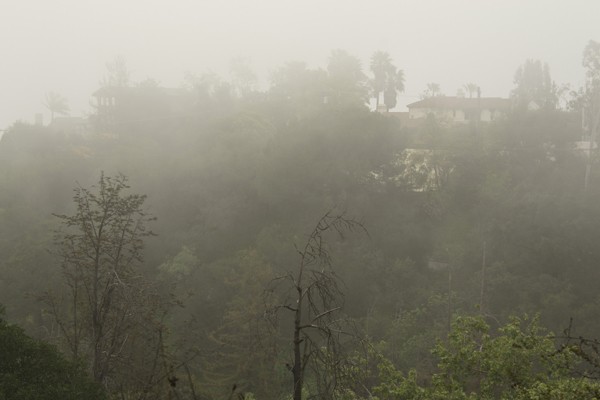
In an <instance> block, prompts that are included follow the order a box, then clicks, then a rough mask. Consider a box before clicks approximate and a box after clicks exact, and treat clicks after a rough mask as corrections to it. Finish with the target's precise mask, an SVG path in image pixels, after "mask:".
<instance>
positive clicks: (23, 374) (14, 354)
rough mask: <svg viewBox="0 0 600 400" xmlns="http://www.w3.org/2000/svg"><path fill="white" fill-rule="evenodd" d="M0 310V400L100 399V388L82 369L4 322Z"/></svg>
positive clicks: (101, 391)
mask: <svg viewBox="0 0 600 400" xmlns="http://www.w3.org/2000/svg"><path fill="white" fill-rule="evenodd" d="M1 314H2V310H0V399H2V400H55V399H65V400H70V399H73V400H75V399H82V398H86V399H90V400H92V399H98V400H100V399H104V398H106V397H105V395H104V392H103V390H102V388H101V387H100V386H99V385H97V384H96V383H95V382H94V381H93V380H92V379H91V378H89V377H88V376H87V375H86V373H85V370H84V368H82V367H81V366H80V365H78V364H76V363H73V362H70V361H67V360H66V359H65V357H64V356H63V355H62V354H60V353H59V352H58V351H57V350H56V349H55V348H54V347H52V346H50V345H49V344H47V343H44V342H42V341H39V340H35V339H32V338H30V337H29V336H27V335H26V334H25V333H24V332H23V330H22V329H21V328H19V327H18V326H15V325H10V324H8V323H7V322H6V321H5V320H4V319H3V318H2V315H1Z"/></svg>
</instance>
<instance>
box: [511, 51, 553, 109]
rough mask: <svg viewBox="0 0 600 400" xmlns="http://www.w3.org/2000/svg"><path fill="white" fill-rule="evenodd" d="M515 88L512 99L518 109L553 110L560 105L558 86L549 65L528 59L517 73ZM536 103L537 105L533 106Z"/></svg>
mask: <svg viewBox="0 0 600 400" xmlns="http://www.w3.org/2000/svg"><path fill="white" fill-rule="evenodd" d="M514 83H515V88H514V89H513V91H512V92H511V97H512V98H513V100H514V102H515V106H516V107H517V109H521V110H526V109H528V108H531V107H537V108H540V109H545V110H553V109H555V108H556V106H557V104H558V95H557V87H556V84H555V83H554V82H553V81H552V78H551V76H550V68H549V67H548V64H547V63H542V62H541V61H540V60H531V59H528V60H526V61H525V63H524V64H523V65H521V66H520V67H519V68H518V69H517V71H516V72H515V77H514ZM533 103H535V104H533Z"/></svg>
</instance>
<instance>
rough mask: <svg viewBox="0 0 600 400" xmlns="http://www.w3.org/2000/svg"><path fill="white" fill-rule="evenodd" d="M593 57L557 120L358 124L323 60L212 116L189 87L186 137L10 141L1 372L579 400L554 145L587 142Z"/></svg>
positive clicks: (588, 369) (122, 393)
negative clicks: (23, 367) (37, 362)
mask: <svg viewBox="0 0 600 400" xmlns="http://www.w3.org/2000/svg"><path fill="white" fill-rule="evenodd" d="M594 43H595V42H591V43H590V45H588V47H587V48H586V53H585V54H586V55H585V57H584V60H585V61H584V62H585V63H586V65H589V66H590V67H589V68H588V75H586V76H587V77H588V80H589V84H588V86H587V87H586V88H585V96H588V97H585V98H583V97H582V99H581V100H580V101H579V103H577V104H573V107H572V111H571V112H569V111H565V110H561V109H558V108H557V107H541V108H540V109H538V110H534V111H531V110H530V111H525V110H522V109H518V108H517V109H515V110H514V112H512V113H510V114H509V115H507V116H506V118H503V119H500V120H498V121H494V122H493V123H490V124H471V123H469V124H464V125H448V124H445V123H444V121H438V120H436V118H435V116H433V115H432V116H430V117H429V118H426V119H425V120H423V121H422V123H421V124H418V125H414V126H412V125H411V126H406V125H404V124H403V123H402V121H401V120H399V119H396V118H394V117H393V115H386V114H379V113H373V112H370V111H369V109H368V108H367V107H366V106H365V100H364V99H365V94H367V93H368V92H367V91H366V89H365V86H364V79H363V76H364V74H363V75H361V74H362V69H361V68H360V64H359V63H358V64H357V63H356V59H354V58H352V57H351V56H348V54H346V53H337V57H338V61H339V59H341V60H342V61H343V60H346V61H345V62H341V61H340V62H339V64H337V66H336V64H335V63H330V68H328V72H327V74H328V75H323V74H324V72H322V71H321V72H319V71H318V70H310V69H307V68H306V67H304V66H302V65H300V64H289V65H287V66H285V67H283V68H282V69H281V70H280V71H278V73H277V74H276V75H275V76H274V84H273V86H272V88H271V89H270V90H269V91H267V92H266V93H265V94H264V95H251V94H250V93H251V92H252V90H251V89H249V88H250V87H251V85H250V84H249V83H248V84H247V85H246V89H244V90H242V89H240V93H241V92H244V93H245V94H244V95H243V96H240V97H239V98H238V99H237V100H232V102H231V103H224V101H225V100H226V99H227V97H223V96H221V95H219V93H220V92H219V89H218V87H219V85H215V84H209V83H206V78H203V79H204V82H205V83H204V86H202V85H203V84H200V83H196V85H197V86H195V87H196V90H197V93H199V97H198V99H203V100H202V102H201V101H198V102H197V103H196V106H197V108H196V110H195V112H194V113H193V115H192V116H191V117H189V118H186V119H171V120H161V122H157V121H152V122H150V123H148V121H144V120H140V119H138V118H133V119H129V122H128V123H127V124H121V125H118V124H117V125H114V126H113V128H110V129H109V128H107V127H106V126H103V127H98V129H96V130H95V131H94V133H93V134H88V135H81V134H72V133H66V132H60V131H56V130H53V129H52V127H43V126H31V125H26V124H15V125H14V126H13V127H12V128H10V130H9V131H8V132H7V133H6V134H5V135H4V136H3V137H2V140H1V141H0V224H1V226H2V229H1V230H0V255H1V257H0V303H2V304H4V305H5V307H6V315H7V317H6V318H7V319H8V320H10V321H13V322H14V323H16V324H18V325H20V326H22V327H23V329H25V332H26V333H27V334H28V335H29V336H32V337H35V338H36V339H25V338H24V333H23V331H20V330H19V329H18V328H16V327H15V326H14V325H9V324H7V323H4V322H2V324H0V328H1V330H2V332H8V333H9V334H10V335H12V337H14V338H18V340H15V341H13V342H10V343H9V344H7V345H6V347H5V349H3V350H2V351H3V354H9V353H7V352H8V351H14V350H15V349H27V348H30V347H31V346H34V347H35V346H38V347H39V346H41V347H39V348H41V349H42V350H41V351H42V352H45V353H43V354H39V353H36V354H39V355H36V356H32V357H42V359H47V360H50V361H48V362H50V363H58V364H60V365H62V366H64V367H61V368H64V369H65V370H69V371H75V370H77V371H79V372H77V373H75V372H70V373H71V374H74V375H71V376H76V377H78V378H77V379H81V380H80V385H83V386H85V385H88V384H89V385H92V386H93V387H96V386H94V385H98V387H100V388H101V389H102V391H103V392H104V393H101V392H98V396H105V395H106V396H108V397H109V398H112V397H114V398H136V399H143V398H181V399H184V398H186V399H187V398H189V399H205V398H209V399H210V398H227V397H228V396H229V398H236V397H237V398H246V399H250V398H269V399H270V398H273V399H275V398H282V399H283V398H294V399H300V398H348V399H360V398H365V399H366V398H380V399H396V398H417V399H418V398H436V397H437V398H457V399H461V398H465V399H466V398H523V399H530V398H531V399H533V398H536V397H535V396H538V397H544V398H552V397H548V396H552V395H554V396H558V397H557V398H568V397H564V396H567V394H568V395H569V396H571V398H582V397H585V396H588V395H590V396H591V395H597V392H598V385H597V383H596V381H595V380H594V378H595V376H596V375H595V374H596V373H597V372H598V368H597V364H595V360H596V358H594V357H596V356H597V354H595V353H594V342H593V338H594V335H595V332H597V329H598V323H597V320H596V318H595V314H596V313H597V308H596V307H597V300H598V299H597V293H596V292H597V290H596V287H595V285H594V282H595V278H596V277H597V274H598V272H597V268H596V265H597V261H598V259H600V253H599V252H598V249H597V246H596V245H595V241H594V238H595V237H596V235H597V233H598V232H597V231H598V227H600V224H598V219H599V218H600V208H599V207H598V205H597V202H596V201H595V198H596V196H597V195H598V194H600V176H599V174H598V172H597V171H596V168H597V155H596V152H595V151H588V152H582V151H580V150H577V148H576V147H575V145H574V143H575V142H576V141H578V140H580V138H581V136H582V133H586V132H588V133H591V134H592V135H593V134H594V133H593V132H596V131H597V130H596V131H594V129H595V128H594V122H593V121H594V119H593V118H592V117H593V115H594V113H593V109H594V108H593V107H594V104H596V103H594V100H593V99H595V97H594V93H596V92H595V90H597V89H596V88H597V87H598V86H596V85H597V83H596V81H597V80H596V75H597V73H596V72H595V71H596V70H595V69H594V68H595V65H596V64H595V61H594V58H593V56H592V55H593V54H597V53H598V52H594V49H595V48H597V46H596V45H595V44H594ZM590 49H591V50H590ZM334 54H335V53H334ZM380 55H381V60H379V61H381V64H385V60H386V57H384V56H383V55H384V54H383V55H382V54H380ZM348 57H349V58H348ZM333 58H334V57H332V60H333ZM374 59H375V57H374ZM388 59H389V56H388ZM379 61H378V62H379ZM349 65H353V67H352V68H350V67H348V66H349ZM526 65H530V64H527V63H526V64H525V66H524V67H523V68H522V72H521V73H518V75H519V76H521V77H522V79H526V78H525V76H530V75H531V74H529V73H528V72H525V70H526V69H528V68H533V69H536V70H537V69H538V66H541V67H540V68H539V69H540V70H541V71H542V76H543V75H544V71H545V70H546V69H545V68H544V67H543V66H542V65H541V64H539V63H536V62H533V63H531V65H532V67H526ZM115 68H116V67H115ZM115 70H117V71H118V70H119V69H118V68H116V69H115ZM381 70H382V71H385V72H384V73H381V74H380V75H379V76H380V80H379V82H378V84H377V85H378V86H377V89H379V90H378V91H377V93H378V98H379V94H381V96H382V97H383V99H384V102H385V104H386V106H389V107H393V106H392V103H390V102H391V99H390V96H391V94H390V93H391V91H392V88H394V89H393V90H395V91H398V90H399V82H401V81H402V74H401V73H400V72H399V70H398V68H396V67H394V68H389V69H386V68H383V67H382V69H381ZM598 70H600V68H598ZM358 72H360V73H361V74H358ZM533 75H535V74H533ZM249 76H250V75H247V78H248V77H249ZM324 77H328V79H329V81H328V82H329V83H328V84H329V85H330V87H332V88H337V89H336V90H330V91H329V92H327V93H325V95H326V97H327V98H328V102H327V103H324V102H323V96H324V92H323V91H322V87H323V86H322V83H323V82H324V81H323V78H324ZM333 77H337V78H339V79H337V80H336V79H333ZM248 79H249V78H248ZM520 79H521V78H520ZM240 80H242V78H240ZM201 82H202V80H201ZM361 82H362V83H361ZM519 82H520V81H519ZM519 82H517V84H516V87H515V94H514V97H515V99H519V98H527V96H538V94H537V93H538V92H536V91H533V90H532V91H528V90H525V89H526V88H525V86H526V85H525V84H524V83H523V84H521V83H519ZM541 82H542V86H541V87H542V88H546V89H548V88H550V89H549V90H551V86H552V85H550V86H548V85H547V83H548V81H547V80H546V79H542V80H541ZM211 85H212V86H211ZM242 86H244V85H242ZM242 86H240V87H242ZM386 90H387V91H388V94H387V97H388V100H387V102H386V100H385V98H386ZM536 90H537V89H536ZM517 92H518V94H517ZM532 93H533V94H532ZM582 93H584V92H582ZM200 94H203V95H202V96H200ZM542 96H546V97H547V96H548V93H547V92H543V91H542ZM585 99H590V100H585ZM227 101H229V100H227ZM223 104H229V105H228V106H227V107H223ZM540 104H541V103H540ZM584 108H585V109H586V110H588V111H587V112H586V113H584V115H586V118H591V119H590V120H589V121H590V123H587V124H586V127H585V129H587V130H582V126H581V109H584ZM123 112H124V113H125V114H124V116H125V117H127V115H128V114H127V113H128V112H131V113H135V110H128V109H125V110H123ZM415 150H419V151H415ZM76 182H77V183H76ZM140 193H144V194H143V195H142V194H140ZM363 228H364V230H363ZM365 231H366V232H365ZM538 314H539V317H533V315H538ZM525 315H527V316H525ZM515 316H517V317H515ZM567 328H568V330H567V332H565V333H564V334H562V335H561V332H563V330H565V329H567ZM552 332H554V333H552ZM579 337H581V338H589V340H588V339H586V340H585V341H581V340H578V339H577V338H579ZM30 340H34V341H33V342H32V341H30ZM35 340H37V341H35ZM39 340H43V341H45V342H50V343H53V344H54V345H55V346H56V347H57V349H58V350H59V351H60V353H56V352H55V354H54V355H49V354H50V353H51V352H52V351H51V350H43V349H45V348H46V347H45V345H42V344H40V343H42V342H39ZM3 343H5V342H3ZM6 343H8V342H6ZM33 343H35V344H33ZM432 350H433V353H432ZM27 351H29V350H27ZM5 352H6V353H5ZM48 352H50V353H48ZM11 354H14V353H11ZM71 368H73V369H71ZM28 371H29V372H28V373H31V370H28ZM86 373H87V376H86V375H85V374H86ZM78 374H81V375H78ZM6 376H7V375H2V379H3V380H2V381H1V382H0V386H1V387H2V388H3V390H5V391H6V393H10V391H12V389H6V388H12V387H14V383H15V382H19V380H18V379H17V380H14V379H15V378H13V377H6ZM5 377H6V378H5ZM19 379H20V378H19ZM49 379H50V378H49ZM49 381H51V380H49ZM10 382H13V383H12V385H13V386H10V385H9V384H8V383H10ZM52 385H55V384H54V383H53V384H52ZM69 385H71V384H69ZM78 385H79V384H78ZM83 386H78V387H83ZM92 386H89V387H92ZM69 387H75V386H69ZM85 387H88V386H85ZM32 390H33V389H32ZM77 390H79V389H77ZM85 390H92V389H85ZM93 390H96V389H93ZM551 393H555V394H551ZM556 393H558V394H556ZM7 396H8V394H7ZM42 396H46V397H42ZM47 396H49V395H46V394H43V395H42V394H40V398H51V397H47ZM511 396H512V397H511ZM560 396H563V397H560ZM573 396H574V397H573ZM7 398H10V397H7ZM14 398H18V397H14ZM23 398H26V397H23ZM90 398H91V397H90ZM98 398H101V397H98Z"/></svg>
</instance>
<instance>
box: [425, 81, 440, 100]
mask: <svg viewBox="0 0 600 400" xmlns="http://www.w3.org/2000/svg"><path fill="white" fill-rule="evenodd" d="M441 95H442V93H441V89H440V84H439V83H433V82H431V83H428V84H427V88H426V89H425V91H424V92H423V95H422V97H423V98H424V99H427V98H429V97H436V96H441Z"/></svg>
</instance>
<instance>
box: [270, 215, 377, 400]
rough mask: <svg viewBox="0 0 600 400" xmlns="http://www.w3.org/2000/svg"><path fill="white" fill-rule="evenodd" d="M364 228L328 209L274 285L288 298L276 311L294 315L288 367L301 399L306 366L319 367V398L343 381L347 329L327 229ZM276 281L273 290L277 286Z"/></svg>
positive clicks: (339, 231)
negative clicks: (288, 269) (291, 268)
mask: <svg viewBox="0 0 600 400" xmlns="http://www.w3.org/2000/svg"><path fill="white" fill-rule="evenodd" d="M355 230H362V231H365V232H366V230H365V228H364V227H363V225H362V224H361V223H359V222H358V221H356V220H353V219H349V218H346V217H345V215H344V214H337V215H332V214H331V212H328V213H326V214H325V215H324V216H323V217H321V219H320V220H319V221H318V223H317V225H316V226H315V228H314V229H313V231H312V232H311V234H310V235H309V237H308V240H307V241H306V243H305V245H304V247H303V248H301V249H297V250H298V254H299V257H300V260H299V263H298V266H297V268H296V269H295V270H294V271H292V272H290V273H289V274H287V275H285V276H283V277H280V278H278V279H275V280H274V281H273V284H274V285H275V287H280V288H283V290H284V293H285V295H284V300H283V302H282V303H279V305H277V306H275V307H274V308H273V309H272V310H271V311H272V312H273V313H272V315H273V316H274V317H276V316H277V313H278V311H279V310H287V311H289V312H290V313H291V314H292V316H293V340H292V348H293V363H292V364H291V365H288V369H289V370H290V372H291V373H292V374H293V379H294V381H293V385H294V386H293V399H294V400H302V388H303V386H304V382H305V373H306V368H307V366H309V365H310V366H311V367H312V368H313V370H315V372H316V373H315V383H316V384H317V386H318V391H319V393H318V396H319V398H328V395H329V396H331V394H332V393H333V391H334V390H335V389H336V385H337V384H338V383H339V378H340V376H339V374H340V372H341V371H342V370H343V360H342V358H341V352H340V350H341V344H342V340H341V338H342V336H343V335H346V334H349V332H348V331H347V330H346V329H345V320H344V319H343V318H341V315H340V312H341V309H342V307H343V293H342V291H341V290H340V287H339V278H338V277H337V275H336V274H335V273H334V271H333V269H332V262H331V257H330V253H329V250H328V246H327V244H326V240H325V235H326V233H328V232H335V233H337V234H339V235H340V236H341V237H343V234H344V232H347V231H355ZM275 287H273V288H271V290H270V291H269V293H274V292H275Z"/></svg>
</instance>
